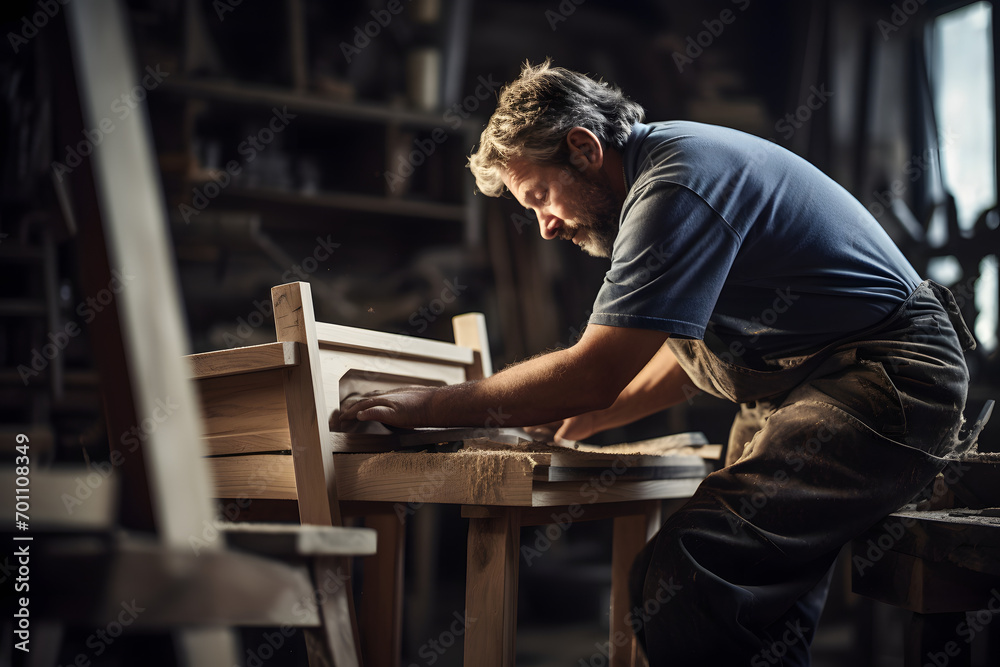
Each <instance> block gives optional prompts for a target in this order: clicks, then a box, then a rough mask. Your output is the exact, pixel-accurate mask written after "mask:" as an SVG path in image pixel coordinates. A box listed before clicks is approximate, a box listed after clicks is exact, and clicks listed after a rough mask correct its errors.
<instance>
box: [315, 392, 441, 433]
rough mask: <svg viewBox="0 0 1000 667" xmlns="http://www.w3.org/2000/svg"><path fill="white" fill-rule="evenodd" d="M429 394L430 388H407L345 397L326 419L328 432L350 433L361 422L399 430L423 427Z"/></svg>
mask: <svg viewBox="0 0 1000 667" xmlns="http://www.w3.org/2000/svg"><path fill="white" fill-rule="evenodd" d="M433 392H434V388H433V387H419V386H409V387H400V388H398V389H390V390H388V391H380V392H372V393H371V394H366V395H364V396H358V397H348V398H347V399H345V400H344V403H343V405H341V408H340V410H334V411H333V414H332V415H331V416H330V428H332V429H333V430H335V431H347V432H350V431H351V430H355V429H356V428H357V423H358V422H362V421H377V422H381V423H383V424H385V425H387V426H396V427H399V428H415V427H417V426H421V425H424V424H425V423H426V413H427V404H428V401H429V399H430V396H431V394H432V393H433Z"/></svg>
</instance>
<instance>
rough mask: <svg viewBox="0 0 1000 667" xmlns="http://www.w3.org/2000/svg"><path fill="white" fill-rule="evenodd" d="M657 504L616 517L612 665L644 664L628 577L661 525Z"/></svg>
mask: <svg viewBox="0 0 1000 667" xmlns="http://www.w3.org/2000/svg"><path fill="white" fill-rule="evenodd" d="M660 516H661V513H660V503H659V502H652V503H649V504H648V505H647V510H646V513H645V514H633V515H631V516H620V517H617V518H615V528H614V531H615V532H614V542H613V545H612V552H611V637H610V640H609V641H610V643H609V644H608V646H609V647H610V650H611V667H641V666H642V665H645V664H646V659H645V656H643V655H642V651H641V650H640V649H639V642H638V641H637V640H636V638H635V634H634V633H633V632H632V625H631V624H630V623H629V621H630V620H631V619H632V614H631V608H632V604H631V600H630V599H629V587H628V579H629V572H630V571H631V569H632V563H633V561H635V557H636V556H637V555H639V552H640V551H642V548H643V547H644V546H646V542H648V541H649V540H650V539H651V538H652V537H653V535H655V534H656V531H657V530H658V529H659V528H660Z"/></svg>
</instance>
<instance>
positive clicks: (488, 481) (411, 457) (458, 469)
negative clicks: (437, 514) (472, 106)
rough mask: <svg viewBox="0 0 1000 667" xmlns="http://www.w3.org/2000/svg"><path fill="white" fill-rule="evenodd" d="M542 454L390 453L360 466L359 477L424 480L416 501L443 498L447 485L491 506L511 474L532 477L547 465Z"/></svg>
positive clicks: (483, 450)
mask: <svg viewBox="0 0 1000 667" xmlns="http://www.w3.org/2000/svg"><path fill="white" fill-rule="evenodd" d="M541 458H542V457H541V452H535V451H530V450H528V449H524V448H520V447H517V446H507V445H498V446H496V447H490V446H489V445H484V444H482V443H477V444H476V445H473V446H471V447H470V446H468V445H467V446H466V447H465V448H464V449H460V450H458V451H457V452H409V453H405V454H402V453H400V452H386V453H382V454H374V455H372V456H371V457H369V458H367V459H366V460H365V461H364V462H363V463H362V464H361V465H360V466H359V467H358V476H359V477H361V478H367V479H376V478H380V477H407V478H411V479H413V478H417V479H421V480H424V481H423V483H422V484H421V485H419V486H417V487H416V488H415V489H413V492H414V498H417V499H420V498H431V497H432V496H440V495H441V494H440V493H439V491H440V490H441V489H442V488H444V487H446V486H454V487H456V496H457V495H459V494H460V495H462V496H464V495H466V494H465V493H461V489H462V488H465V489H467V490H468V497H469V498H471V500H470V501H469V502H472V503H483V504H491V503H498V502H499V501H500V499H501V497H502V496H501V494H500V486H501V485H502V484H503V483H504V479H505V476H506V475H507V474H523V472H522V471H525V470H527V471H528V473H527V474H528V475H530V474H531V473H530V471H531V470H532V469H533V468H534V467H535V466H536V465H544V464H547V463H548V460H541Z"/></svg>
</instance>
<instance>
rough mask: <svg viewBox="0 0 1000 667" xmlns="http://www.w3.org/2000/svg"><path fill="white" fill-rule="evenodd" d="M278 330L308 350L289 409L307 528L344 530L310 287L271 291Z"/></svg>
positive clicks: (289, 383)
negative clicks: (338, 501) (335, 527)
mask: <svg viewBox="0 0 1000 667" xmlns="http://www.w3.org/2000/svg"><path fill="white" fill-rule="evenodd" d="M271 302H272V303H273V305H274V326H275V330H276V332H277V338H278V340H279V341H291V342H295V343H299V344H300V345H301V346H302V350H301V353H300V360H299V365H298V366H292V367H289V368H287V369H286V370H285V371H283V372H284V373H285V375H286V382H285V405H286V410H287V414H288V430H289V433H290V434H291V439H292V451H293V454H294V455H293V456H292V461H293V462H294V466H295V482H296V488H297V489H298V500H299V514H300V516H301V520H302V523H303V524H310V523H311V524H317V525H321V526H329V525H340V523H341V521H340V508H339V506H338V505H337V488H336V481H335V479H334V475H333V470H332V468H333V459H332V458H331V455H332V453H333V452H332V450H331V448H330V429H329V416H330V413H329V411H328V410H327V408H326V398H325V395H324V392H323V377H322V370H321V368H320V362H319V342H318V340H317V335H316V317H315V314H314V313H313V302H312V292H311V291H310V289H309V283H302V282H298V283H290V284H288V285H279V286H278V287H274V288H272V289H271Z"/></svg>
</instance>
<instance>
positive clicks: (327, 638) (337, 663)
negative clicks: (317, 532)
mask: <svg viewBox="0 0 1000 667" xmlns="http://www.w3.org/2000/svg"><path fill="white" fill-rule="evenodd" d="M313 573H314V574H313V582H314V584H315V585H316V601H317V603H318V605H319V616H320V627H318V628H305V629H304V630H305V632H304V634H305V638H306V652H307V654H308V657H309V665H310V667H361V665H362V664H363V663H362V660H361V655H360V653H359V650H358V647H359V646H360V642H359V640H358V629H357V623H356V621H355V618H356V617H355V615H354V601H353V599H352V597H353V596H352V594H351V569H350V561H349V560H348V558H347V557H332V558H317V559H316V562H315V564H314V566H313Z"/></svg>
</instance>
